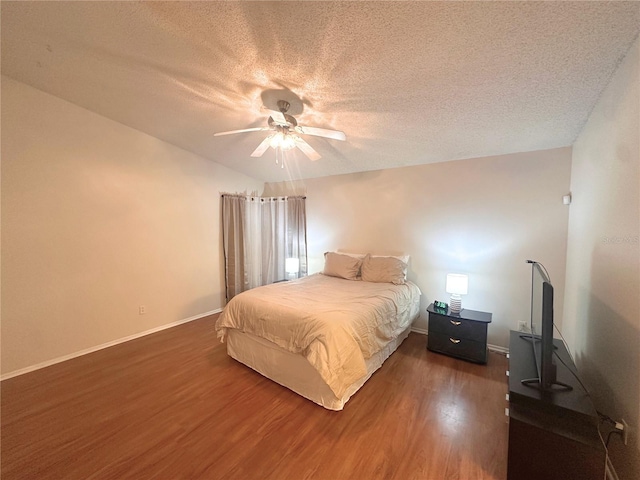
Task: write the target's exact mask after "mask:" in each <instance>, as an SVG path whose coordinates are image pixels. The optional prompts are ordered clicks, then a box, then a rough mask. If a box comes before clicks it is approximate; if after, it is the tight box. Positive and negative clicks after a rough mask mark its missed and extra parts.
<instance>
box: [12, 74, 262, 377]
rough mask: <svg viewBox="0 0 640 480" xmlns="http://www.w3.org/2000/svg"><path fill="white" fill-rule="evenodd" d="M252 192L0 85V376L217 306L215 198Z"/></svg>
mask: <svg viewBox="0 0 640 480" xmlns="http://www.w3.org/2000/svg"><path fill="white" fill-rule="evenodd" d="M262 186H263V184H262V182H258V181H257V180H254V179H251V178H248V177H246V176H244V175H241V174H239V173H236V172H233V171H231V170H229V169H227V168H225V167H222V166H220V165H218V164H215V163H213V162H210V161H207V160H205V159H203V158H201V157H198V156H196V155H193V154H191V153H188V152H185V151H184V150H181V149H179V148H177V147H174V146H172V145H169V144H167V143H165V142H162V141H160V140H158V139H156V138H153V137H150V136H148V135H145V134H142V133H140V132H138V131H136V130H133V129H131V128H128V127H125V126H124V125H121V124H119V123H116V122H113V121H111V120H108V119H106V118H104V117H101V116H99V115H96V114H94V113H92V112H89V111H87V110H84V109H82V108H79V107H77V106H75V105H72V104H70V103H67V102H65V101H63V100H60V99H58V98H56V97H53V96H51V95H48V94H45V93H43V92H41V91H38V90H35V89H33V88H31V87H28V86H27V85H24V84H22V83H19V82H16V81H14V80H11V79H9V78H7V77H2V373H4V374H6V373H9V372H13V371H16V370H19V369H23V368H27V367H30V366H33V365H36V364H39V363H41V362H47V361H50V360H52V359H55V358H58V357H61V356H65V355H70V354H73V353H74V352H78V351H81V350H84V349H88V348H92V347H95V346H97V345H101V344H103V343H107V342H110V341H114V340H117V339H120V338H123V337H126V336H129V335H133V334H136V333H138V332H143V331H146V330H150V329H153V328H156V327H159V326H162V325H165V324H169V323H172V322H176V321H179V320H182V319H186V318H189V317H192V316H196V315H199V314H202V313H205V312H208V311H212V310H215V309H218V308H220V307H221V306H222V305H223V301H224V277H223V274H224V267H223V265H222V264H221V263H220V259H221V258H222V255H221V242H220V230H219V225H220V220H219V211H220V207H219V205H220V203H219V195H220V192H221V191H234V192H235V191H249V192H251V191H260V190H261V189H262ZM140 305H144V306H145V307H146V309H147V313H146V314H145V315H139V314H138V307H139V306H140Z"/></svg>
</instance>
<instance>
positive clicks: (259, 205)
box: [223, 196, 307, 300]
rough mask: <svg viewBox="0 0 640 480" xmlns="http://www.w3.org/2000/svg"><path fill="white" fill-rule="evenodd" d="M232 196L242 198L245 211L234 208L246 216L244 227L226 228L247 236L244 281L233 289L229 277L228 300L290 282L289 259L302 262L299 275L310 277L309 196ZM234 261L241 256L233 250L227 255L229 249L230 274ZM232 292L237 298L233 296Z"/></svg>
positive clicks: (227, 262) (228, 224)
mask: <svg viewBox="0 0 640 480" xmlns="http://www.w3.org/2000/svg"><path fill="white" fill-rule="evenodd" d="M226 197H227V196H223V204H226V203H227V200H226ZM228 197H231V198H240V200H243V201H244V203H245V208H243V209H240V208H237V207H236V208H235V209H234V212H240V213H242V215H243V216H244V218H243V219H242V221H241V222H240V223H242V225H241V226H240V225H239V223H238V222H233V223H232V222H223V229H224V228H234V229H236V231H242V233H243V247H242V249H243V255H244V262H243V269H244V275H243V280H244V282H243V285H240V282H238V281H236V282H235V284H234V286H233V288H231V289H230V288H229V284H228V283H229V282H230V281H232V280H234V279H233V278H230V277H229V275H227V276H226V280H227V300H230V299H231V298H232V296H233V295H235V294H237V293H240V291H244V290H247V289H249V288H254V287H259V286H260V285H267V284H269V283H273V282H277V281H279V280H284V279H287V272H286V271H285V262H286V259H287V258H297V259H298V261H299V265H300V271H299V276H304V275H306V274H307V233H306V229H307V228H306V227H307V225H306V210H305V197H240V196H228ZM228 216H229V215H227V217H228ZM224 218H225V216H224V215H223V219H224ZM223 236H224V238H227V237H230V238H238V236H239V234H237V233H236V234H230V233H228V232H223ZM225 245H226V243H225ZM236 245H237V242H236ZM234 258H237V255H236V254H234V252H232V251H229V252H227V250H226V246H225V266H227V271H229V267H228V265H229V262H230V261H233V259H234ZM235 264H237V262H235ZM235 264H234V265H235ZM239 277H240V275H239V274H236V275H235V279H236V280H237V279H238V278H239ZM230 292H231V293H233V295H231V296H229V293H230Z"/></svg>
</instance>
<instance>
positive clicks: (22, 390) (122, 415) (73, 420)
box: [0, 316, 508, 480]
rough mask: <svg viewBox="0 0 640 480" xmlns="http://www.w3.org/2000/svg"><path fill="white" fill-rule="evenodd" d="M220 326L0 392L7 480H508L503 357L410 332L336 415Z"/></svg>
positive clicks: (94, 359) (151, 342)
mask: <svg viewBox="0 0 640 480" xmlns="http://www.w3.org/2000/svg"><path fill="white" fill-rule="evenodd" d="M214 321H215V316H211V317H207V318H203V319H201V320H197V321H194V322H190V323H187V324H184V325H181V326H178V327H175V328H172V329H169V330H165V331H162V332H159V333H156V334H153V335H149V336H147V337H143V338H140V339H137V340H134V341H131V342H127V343H124V344H121V345H118V346H115V347H111V348H108V349H105V350H101V351H98V352H95V353H92V354H90V355H85V356H83V357H80V358H76V359H73V360H70V361H67V362H64V363H60V364H57V365H53V366H51V367H48V368H45V369H42V370H38V371H36V372H32V373H29V374H26V375H22V376H19V377H15V378H12V379H9V380H5V381H4V382H2V384H1V386H0V388H1V396H2V403H1V408H2V410H1V417H2V424H1V427H2V430H1V440H2V445H1V447H2V448H1V455H2V457H1V460H2V464H1V476H2V479H3V480H10V479H47V478H56V479H57V478H65V479H98V478H99V479H103V478H105V479H125V478H135V479H151V478H153V479H180V478H203V479H217V478H224V479H377V478H381V479H411V478H415V479H438V480H442V479H461V480H467V479H473V480H476V479H500V480H502V479H505V478H506V461H507V435H508V423H507V418H506V417H505V415H504V408H505V406H506V402H505V393H506V392H507V379H506V377H505V370H506V368H507V360H506V358H505V357H504V356H502V355H499V354H496V353H490V354H489V362H488V364H487V365H486V366H482V365H475V364H471V363H467V362H463V361H460V360H455V359H453V358H449V357H446V356H442V355H438V354H435V353H432V352H428V351H427V350H426V348H425V346H426V337H425V336H424V335H419V334H416V333H412V334H411V335H410V336H409V338H408V339H407V340H406V341H405V342H404V343H403V344H402V346H401V347H400V348H399V349H398V351H397V352H396V353H394V354H393V355H392V356H391V357H390V358H389V359H388V360H387V361H386V362H385V364H384V365H383V367H382V368H381V369H380V370H378V372H376V373H375V374H374V375H373V377H371V379H370V380H369V381H368V382H367V383H366V384H365V385H364V387H362V389H361V390H360V391H359V392H358V393H356V394H355V396H354V397H352V399H351V400H350V401H349V402H348V403H347V404H346V406H345V409H344V410H343V411H341V412H332V411H329V410H325V409H324V408H322V407H320V406H317V405H316V404H314V403H312V402H310V401H308V400H305V399H303V398H302V397H300V396H298V395H296V394H295V393H293V392H291V391H289V390H287V389H286V388H284V387H281V386H279V385H277V384H275V383H273V382H271V381H270V380H268V379H266V378H264V377H262V376H261V375H259V374H257V373H255V372H254V371H252V370H250V369H249V368H247V367H245V366H243V365H241V364H239V363H237V362H235V361H234V360H232V359H231V358H229V357H228V356H227V355H226V350H225V346H224V345H222V344H220V343H218V341H217V339H216V337H215V332H214V329H213V325H214Z"/></svg>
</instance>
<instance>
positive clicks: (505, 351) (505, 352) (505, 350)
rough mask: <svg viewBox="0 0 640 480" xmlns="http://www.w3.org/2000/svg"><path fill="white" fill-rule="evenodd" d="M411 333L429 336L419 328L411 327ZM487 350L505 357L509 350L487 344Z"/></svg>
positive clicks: (426, 331) (427, 332)
mask: <svg viewBox="0 0 640 480" xmlns="http://www.w3.org/2000/svg"><path fill="white" fill-rule="evenodd" d="M411 331H412V332H416V333H419V334H421V335H429V331H428V330H425V329H424V328H420V327H411ZM487 348H488V349H489V350H491V351H492V352H497V353H501V354H503V355H506V354H507V353H509V349H508V348H505V347H500V346H498V345H491V344H490V343H489V344H487Z"/></svg>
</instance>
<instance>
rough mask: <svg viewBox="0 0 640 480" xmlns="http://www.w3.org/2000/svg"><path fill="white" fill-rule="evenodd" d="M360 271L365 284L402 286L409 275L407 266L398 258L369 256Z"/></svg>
mask: <svg viewBox="0 0 640 480" xmlns="http://www.w3.org/2000/svg"><path fill="white" fill-rule="evenodd" d="M360 271H361V275H362V280H363V281H365V282H375V283H393V284H395V285H402V284H403V283H404V282H405V278H406V275H407V264H406V263H405V262H403V261H402V260H400V259H399V258H398V257H372V256H371V255H367V256H366V257H365V258H364V260H363V261H362V266H361V270H360Z"/></svg>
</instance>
